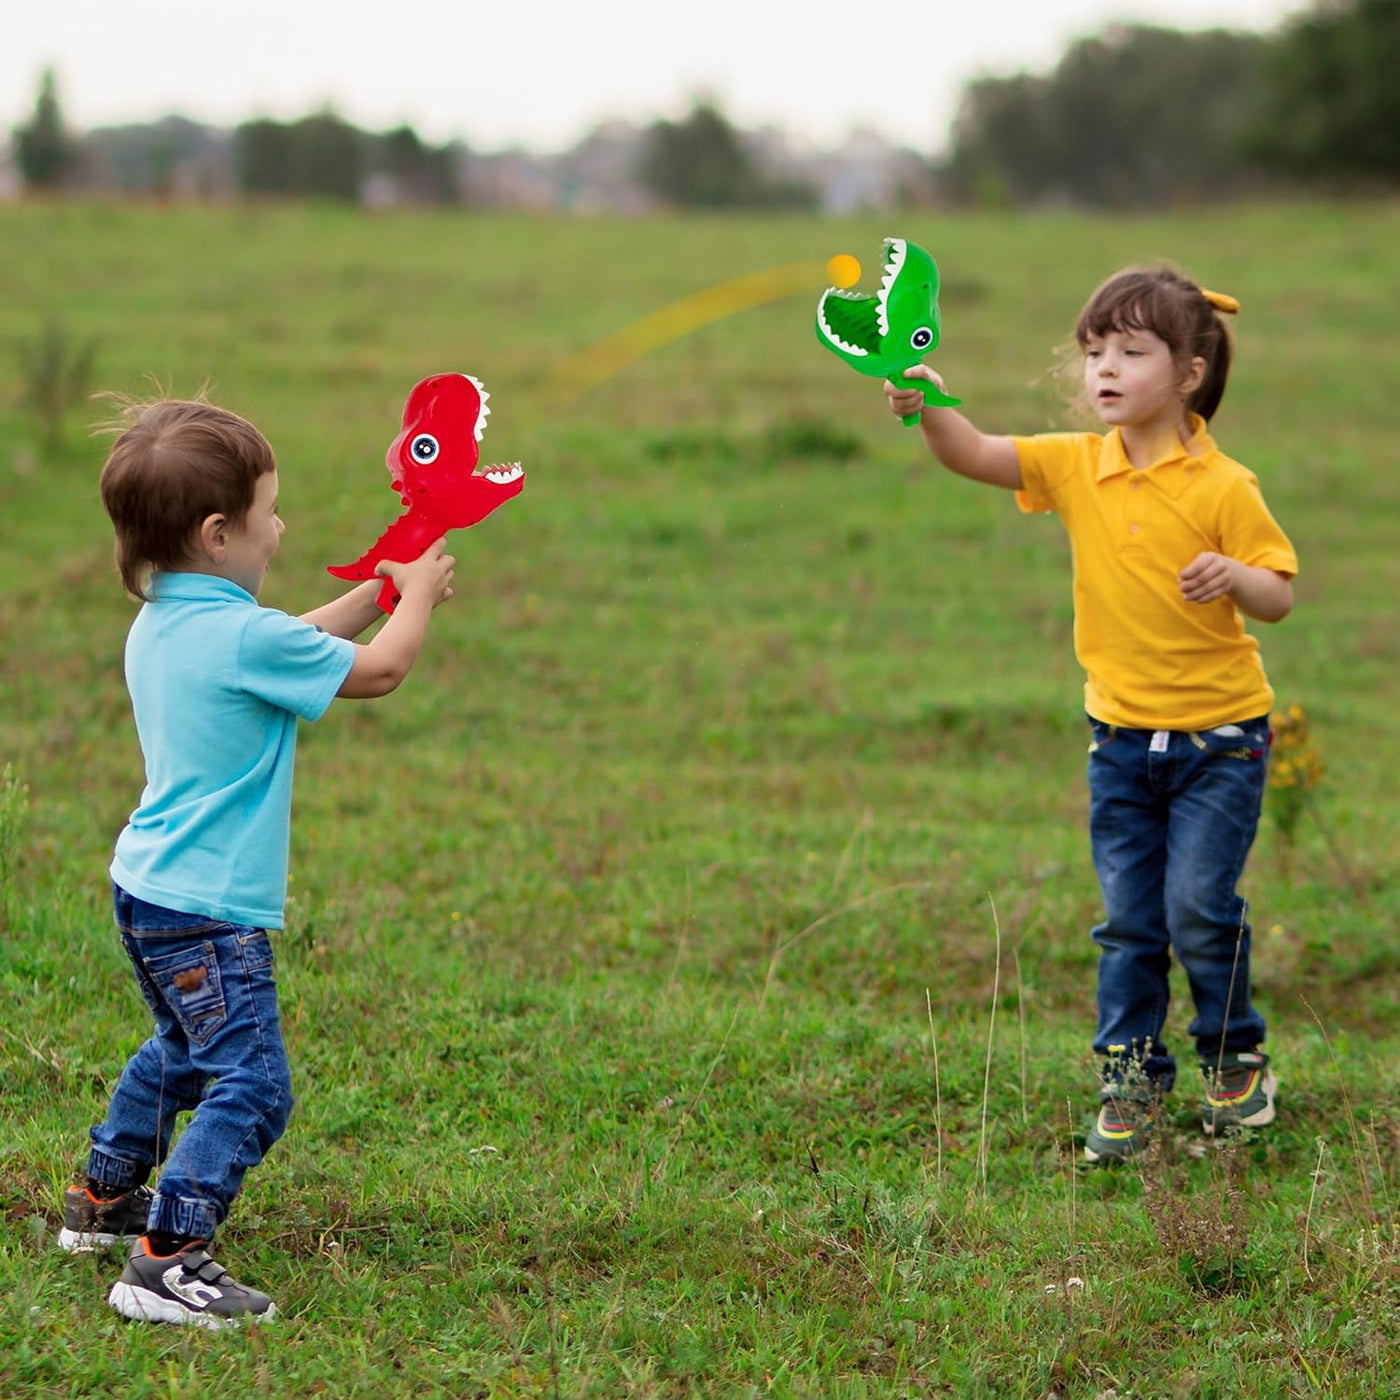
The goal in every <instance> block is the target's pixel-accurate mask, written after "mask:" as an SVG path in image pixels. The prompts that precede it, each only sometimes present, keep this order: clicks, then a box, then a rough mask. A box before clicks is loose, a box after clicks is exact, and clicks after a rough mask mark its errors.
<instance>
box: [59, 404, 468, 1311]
mask: <svg viewBox="0 0 1400 1400" xmlns="http://www.w3.org/2000/svg"><path fill="white" fill-rule="evenodd" d="M126 418H127V422H128V426H127V428H126V431H125V432H123V433H122V435H121V436H120V437H119V438H118V439H117V441H116V443H115V445H114V446H113V449H112V452H111V454H110V456H109V457H108V459H107V463H106V465H105V466H104V467H103V470H102V481H101V490H102V502H103V505H104V506H105V507H106V509H107V513H108V515H109V516H110V517H111V519H112V524H113V526H114V528H115V531H116V554H117V566H118V570H119V572H120V574H121V578H122V582H123V584H124V585H125V587H126V589H127V591H128V592H129V593H131V594H132V595H133V596H134V597H136V598H139V599H141V600H142V602H143V604H144V606H143V607H142V608H141V611H140V612H139V613H138V614H137V617H136V621H135V622H134V623H133V625H132V628H131V631H130V634H129V635H128V638H127V645H126V681H127V687H128V689H129V690H130V692H131V705H132V712H133V714H134V716H135V720H136V732H137V736H138V738H139V739H140V743H141V752H142V754H143V756H144V758H145V765H146V786H145V790H144V792H143V793H142V794H141V801H140V803H139V805H138V806H137V808H136V810H135V811H134V812H133V813H132V814H131V818H130V820H129V821H128V823H127V825H126V827H125V829H124V830H123V831H122V833H121V835H120V836H119V837H118V838H117V844H116V850H115V852H114V855H113V859H112V864H111V869H110V874H111V878H112V884H113V898H114V905H115V911H116V920H117V926H118V928H119V930H120V932H121V938H122V944H123V947H124V948H125V950H126V953H127V956H128V957H129V958H130V960H131V964H132V968H133V970H134V972H135V974H136V980H137V983H138V985H139V987H140V989H141V994H142V996H143V997H144V998H145V1000H146V1003H147V1005H148V1007H149V1008H150V1011H151V1014H152V1016H153V1017H154V1020H155V1029H154V1033H153V1034H152V1036H151V1037H150V1039H148V1040H147V1041H146V1042H145V1044H144V1045H142V1046H141V1048H140V1049H139V1050H137V1051H136V1053H135V1054H134V1055H133V1056H132V1057H131V1059H130V1061H129V1062H128V1063H127V1066H126V1069H125V1070H124V1071H123V1072H122V1075H121V1078H120V1080H119V1081H118V1083H117V1087H116V1089H115V1091H114V1092H113V1095H112V1100H111V1103H110V1105H109V1107H108V1110H107V1116H106V1119H105V1121H104V1122H102V1123H100V1124H98V1125H97V1126H96V1127H94V1128H93V1130H92V1150H91V1153H90V1155H89V1157H88V1164H87V1176H86V1180H85V1181H83V1182H78V1183H75V1184H74V1185H73V1186H71V1187H70V1188H69V1189H68V1192H67V1194H66V1196H65V1200H64V1228H63V1230H62V1232H61V1233H60V1235H59V1243H60V1244H61V1245H62V1246H63V1247H64V1248H65V1249H70V1250H84V1249H92V1248H94V1247H98V1246H110V1245H113V1244H115V1243H118V1242H119V1241H123V1240H128V1239H129V1240H131V1243H132V1248H131V1254H130V1257H129V1258H128V1260H127V1262H126V1267H125V1269H124V1270H123V1272H122V1275H121V1277H120V1279H118V1281H117V1282H116V1284H115V1285H114V1286H113V1288H112V1291H111V1293H110V1295H109V1298H108V1301H109V1302H110V1303H111V1305H112V1306H113V1307H114V1308H116V1309H117V1311H118V1312H120V1313H122V1314H123V1315H124V1316H126V1317H131V1318H139V1319H144V1320H149V1321H160V1322H175V1323H193V1324H196V1325H199V1326H203V1327H210V1328H218V1327H223V1326H227V1325H233V1324H237V1323H241V1322H248V1321H260V1320H263V1319H266V1318H270V1317H272V1316H273V1315H274V1313H275V1311H276V1309H275V1308H274V1306H273V1304H272V1302H271V1300H270V1299H269V1298H268V1297H267V1295H266V1294H263V1293H260V1292H258V1291H257V1290H255V1289H252V1288H247V1287H245V1286H244V1285H242V1284H240V1283H238V1282H237V1281H236V1280H234V1279H233V1278H232V1277H231V1276H230V1275H229V1274H228V1272H227V1271H226V1270H225V1269H223V1268H222V1267H221V1266H220V1265H219V1264H218V1263H217V1262H215V1260H214V1259H213V1258H212V1257H211V1256H210V1253H209V1247H210V1244H211V1242H212V1239H213V1235H214V1231H215V1230H216V1229H217V1228H218V1226H219V1225H220V1224H221V1223H222V1221H223V1219H224V1217H225V1216H226V1215H227V1214H228V1209H229V1205H230V1203H231V1202H232V1200H233V1198H234V1196H235V1195H236V1194H237V1192H238V1189H239V1187H240V1186H241V1184H242V1181H243V1176H244V1173H245V1172H246V1171H247V1169H248V1168H249V1167H251V1166H255V1165H256V1164H257V1163H258V1162H260V1161H261V1160H262V1158H263V1156H264V1155H265V1154H266V1152H267V1150H268V1148H269V1147H271V1146H272V1144H273V1143H274V1142H275V1141H276V1140H277V1139H278V1138H279V1137H280V1136H281V1134H282V1131H283V1129H284V1128H285V1127H286V1124H287V1117H288V1114H289V1113H290V1111H291V1107H292V1093H291V1078H290V1073H289V1070H288V1067H287V1053H286V1048H285V1046H284V1044H283V1041H282V1032H281V1026H280V1022H279V1017H278V1009H277V989H276V984H275V982H274V979H273V954H272V947H271V944H270V943H269V941H268V934H267V931H268V930H269V929H280V928H281V927H282V919H283V907H284V904H285V901H286V889H287V848H288V841H289V836H290V821H291V800H292V768H293V762H294V759H295V754H296V736H297V721H298V719H304V720H315V719H318V718H320V716H321V715H322V714H324V713H325V711H326V708H327V706H329V704H330V703H331V701H332V700H333V699H335V698H336V696H343V697H346V698H349V699H370V698H373V697H376V696H380V695H387V694H388V693H389V691H391V690H393V689H394V688H395V687H396V686H397V685H398V684H399V683H400V681H402V680H403V678H404V677H405V676H406V675H407V674H408V671H409V669H410V668H411V667H412V665H413V663H414V661H415V660H416V658H417V656H418V653H419V650H420V649H421V647H422V644H423V639H424V636H425V634H426V632H427V627H428V621H429V618H430V617H431V615H432V612H433V609H434V608H435V607H436V606H437V605H438V604H439V603H440V602H442V601H443V600H444V599H446V598H450V597H451V596H452V587H451V583H452V566H453V560H452V558H451V556H449V555H447V554H446V553H444V542H443V541H442V540H439V541H437V543H436V544H434V545H433V546H432V548H430V549H429V550H428V551H427V552H426V553H425V554H424V555H423V556H422V558H420V559H418V560H416V561H415V562H414V563H412V564H392V563H386V564H382V565H380V567H379V571H378V572H379V573H380V574H381V575H382V576H386V577H389V578H392V579H393V581H394V586H395V587H396V588H397V589H398V591H399V593H400V594H401V601H400V602H399V604H398V606H397V608H396V609H395V611H394V613H393V615H392V616H391V617H390V618H389V620H388V621H387V622H386V623H385V625H384V627H383V628H382V629H381V630H380V631H379V632H378V634H377V635H376V636H375V637H374V639H373V640H372V641H371V642H370V643H369V644H368V645H364V646H360V645H356V643H355V642H354V640H353V639H354V638H355V637H357V636H359V634H360V633H361V632H363V631H365V630H366V629H367V628H368V627H369V626H370V625H371V624H372V623H373V622H374V621H375V620H376V619H377V618H378V617H379V616H380V613H379V611H378V608H377V606H376V603H375V598H376V595H377V592H378V589H379V587H380V584H379V583H378V582H375V581H371V582H368V583H363V584H361V585H359V586H358V587H357V588H355V589H352V590H351V591H350V592H348V593H346V594H345V595H343V596H342V597H340V598H338V599H336V600H335V601H334V602H332V603H328V604H327V605H326V606H324V607H322V608H319V609H317V610H316V611H315V612H311V613H308V614H306V615H305V616H304V617H300V618H297V617H289V616H288V615H287V614H286V613H282V612H277V611H275V610H274V609H271V608H264V607H262V606H261V605H260V604H259V603H258V593H259V591H260V589H261V587H262V583H263V580H264V579H265V578H266V577H267V570H268V565H269V563H270V562H271V559H272V556H273V554H275V553H276V551H277V546H278V544H279V542H280V541H281V537H282V531H283V529H284V526H283V524H282V521H281V520H280V519H279V518H278V515H277V487H278V478H277V465H276V461H275V459H274V457H273V454H272V449H271V447H270V446H269V445H268V443H267V440H266V439H265V438H264V437H263V435H262V434H261V433H260V432H259V431H258V430H257V429H256V428H255V427H254V426H253V425H252V424H251V423H249V422H247V421H246V420H245V419H243V418H240V417H238V415H236V414H233V413H230V412H228V411H227V410H225V409H221V408H216V407H214V406H213V405H211V404H208V403H204V402H202V401H193V402H187V401H178V400H166V401H162V402H158V403H151V404H135V403H130V404H127V405H126ZM182 1110H189V1111H192V1112H193V1115H194V1116H193V1118H192V1119H191V1120H190V1122H189V1124H188V1126H187V1127H186V1129H185V1131H184V1133H183V1134H182V1135H181V1137H180V1140H179V1142H178V1143H177V1144H176V1145H175V1147H174V1149H173V1151H172V1150H171V1148H170V1141H171V1137H172V1134H173V1130H174V1126H175V1119H176V1115H177V1114H178V1113H179V1112H181V1111H182ZM162 1164H163V1165H162ZM157 1165H162V1170H161V1175H160V1181H159V1184H158V1187H157V1189H156V1191H155V1192H154V1193H152V1192H151V1191H150V1190H149V1189H148V1188H147V1187H146V1185H145V1182H146V1180H147V1178H148V1177H149V1175H150V1173H151V1171H152V1169H153V1168H155V1167H156V1166H157Z"/></svg>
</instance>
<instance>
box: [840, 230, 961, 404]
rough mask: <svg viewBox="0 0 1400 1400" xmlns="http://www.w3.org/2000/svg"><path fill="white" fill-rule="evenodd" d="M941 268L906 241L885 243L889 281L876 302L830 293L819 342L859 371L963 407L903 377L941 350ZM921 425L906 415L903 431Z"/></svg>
mask: <svg viewBox="0 0 1400 1400" xmlns="http://www.w3.org/2000/svg"><path fill="white" fill-rule="evenodd" d="M938 332H939V320H938V265H937V264H936V263H935V262H934V260H933V259H932V258H931V257H929V255H928V254H927V253H926V252H925V251H924V250H923V249H922V248H920V247H919V245H918V244H917V243H910V242H909V240H908V239H907V238H887V239H885V261H884V275H883V276H882V277H881V278H880V290H879V291H878V292H876V293H875V295H874V296H867V295H866V294H864V293H863V292H853V291H847V290H845V289H844V288H841V287H828V288H827V289H826V291H824V292H823V293H822V297H821V300H820V301H819V302H818V303H817V339H818V340H819V341H821V343H822V344H823V345H824V346H826V348H827V349H828V350H830V351H831V353H832V354H833V355H839V356H840V357H841V358H842V359H843V360H845V362H846V363H847V364H848V365H850V367H851V368H852V369H854V370H858V371H859V372H860V373H861V374H868V375H870V376H871V377H872V378H876V379H888V380H889V381H890V382H891V383H892V384H894V385H896V386H897V387H898V388H901V389H922V390H923V391H924V402H925V403H926V404H933V405H934V406H935V407H938V408H952V407H954V406H955V405H957V404H960V403H961V402H962V400H961V399H955V398H952V397H951V396H950V395H948V394H945V393H943V392H942V391H941V390H940V389H939V388H938V386H937V385H936V384H932V383H930V382H929V381H928V380H925V379H915V380H909V379H905V377H904V371H905V370H908V369H912V368H913V367H914V366H915V365H917V364H920V363H921V362H922V361H923V358H924V356H925V355H927V354H928V352H929V351H930V350H933V349H935V348H936V347H937V345H938ZM918 421H919V415H918V414H917V413H910V414H907V415H906V416H905V418H904V426H905V427H906V428H911V427H913V426H914V424H915V423H917V422H918Z"/></svg>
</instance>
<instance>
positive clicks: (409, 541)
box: [326, 374, 525, 613]
mask: <svg viewBox="0 0 1400 1400" xmlns="http://www.w3.org/2000/svg"><path fill="white" fill-rule="evenodd" d="M490 397H491V396H490V394H488V393H487V392H486V389H485V387H484V386H483V385H482V383H481V381H480V380H479V379H473V378H472V376H471V375H469V374H435V375H433V376H431V378H428V379H424V380H422V381H421V382H420V383H418V384H415V385H414V386H413V392H412V393H411V394H409V396H408V402H407V403H406V404H405V405H404V410H403V427H402V429H401V430H400V432H399V435H398V437H396V438H395V439H394V440H393V442H392V443H390V444H389V451H388V452H387V453H386V454H385V457H384V465H385V466H387V467H388V468H389V476H390V478H391V484H392V486H393V488H394V490H395V491H397V492H398V493H399V496H400V498H401V499H402V501H403V503H404V505H406V506H407V507H408V509H407V510H406V511H405V512H404V513H403V514H402V515H401V516H399V518H398V519H397V520H396V521H394V523H393V524H392V525H390V526H389V528H388V529H387V530H385V531H384V533H383V534H382V535H380V537H379V538H378V539H377V540H376V541H375V542H374V544H373V545H372V546H371V547H370V549H369V551H368V552H367V553H365V554H363V555H362V556H361V557H360V558H359V559H357V560H356V561H355V562H354V563H353V564H332V565H330V566H329V567H328V568H327V570H326V572H327V573H330V574H334V575H335V577H336V578H344V579H368V578H373V577H374V568H375V565H376V564H379V563H381V562H382V561H383V560H385V559H389V560H392V561H393V562H394V563H398V564H408V563H411V562H412V561H413V560H415V559H417V558H418V557H419V555H421V554H422V553H423V551H424V550H425V549H427V547H428V546H429V545H430V544H432V542H433V541H434V540H436V539H439V538H441V536H443V535H445V534H446V533H447V532H448V531H449V530H461V529H465V528H466V527H467V526H468V525H475V524H476V523H477V522H478V521H479V520H485V519H486V517H487V516H488V515H490V514H491V512H492V511H493V510H495V509H496V507H497V506H500V505H504V504H505V503H506V502H507V501H508V500H510V498H511V497H512V496H518V495H519V494H520V490H521V488H522V487H523V486H524V485H525V473H524V472H523V471H522V470H521V469H520V463H519V462H512V463H509V464H508V465H505V466H492V467H487V468H486V470H485V471H484V472H480V473H478V472H477V470H476V464H477V443H479V442H480V441H481V435H482V433H484V432H485V431H486V419H487V417H488V416H489V414H490V412H491V410H490V409H489V408H487V407H486V401H487V399H489V398H490ZM376 601H377V602H378V603H379V606H380V607H381V608H382V609H383V610H384V611H385V612H386V613H391V612H393V610H394V606H395V604H397V602H398V601H399V595H398V591H397V590H396V589H395V587H394V583H393V580H392V579H387V578H386V579H385V580H384V587H383V588H381V589H380V590H379V597H378V599H377V600H376Z"/></svg>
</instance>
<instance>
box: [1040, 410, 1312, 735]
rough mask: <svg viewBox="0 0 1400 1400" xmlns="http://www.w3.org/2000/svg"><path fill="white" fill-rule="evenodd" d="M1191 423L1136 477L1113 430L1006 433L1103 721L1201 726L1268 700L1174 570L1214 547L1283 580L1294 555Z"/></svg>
mask: <svg viewBox="0 0 1400 1400" xmlns="http://www.w3.org/2000/svg"><path fill="white" fill-rule="evenodd" d="M1191 428H1192V437H1191V440H1190V442H1189V443H1187V444H1186V445H1185V446H1183V445H1182V444H1181V443H1180V442H1179V441H1178V442H1176V443H1175V444H1174V445H1169V446H1168V448H1167V450H1166V451H1165V453H1164V454H1163V455H1162V456H1161V457H1160V458H1158V460H1157V461H1155V462H1153V463H1152V465H1151V466H1150V467H1147V468H1146V469H1144V470H1141V471H1139V470H1137V469H1135V468H1134V467H1133V465H1132V463H1131V462H1130V461H1129V460H1128V457H1127V454H1126V453H1125V452H1124V450H1123V443H1122V439H1121V437H1120V436H1119V433H1118V430H1117V429H1116V428H1115V429H1114V430H1113V431H1112V432H1110V433H1108V434H1106V435H1103V436H1100V435H1099V434H1098V433H1043V434H1039V435H1037V436H1035V437H1017V438H1013V439H1012V441H1013V442H1014V443H1015V446H1016V453H1017V456H1018V457H1019V459H1020V463H1021V478H1022V482H1023V484H1024V487H1023V489H1022V490H1020V491H1018V492H1017V493H1016V500H1017V503H1018V504H1019V505H1020V507H1021V509H1022V510H1024V511H1028V512H1035V511H1054V512H1055V513H1056V514H1058V515H1059V517H1060V519H1061V520H1062V521H1063V522H1064V526H1065V530H1066V531H1067V532H1068V534H1069V540H1070V550H1071V554H1072V556H1073V560H1074V650H1075V655H1076V656H1077V657H1078V658H1079V664H1080V665H1081V666H1083V668H1084V671H1085V674H1086V677H1087V680H1086V683H1085V686H1084V707H1085V709H1086V710H1088V712H1089V713H1090V714H1091V715H1093V716H1094V718H1095V719H1099V720H1102V721H1103V722H1104V723H1106V724H1117V725H1122V726H1123V727H1125V728H1129V729H1176V730H1191V729H1213V728H1215V726H1216V725H1220V724H1233V723H1237V722H1238V721H1240V720H1244V719H1251V718H1253V717H1254V716H1256V715H1262V714H1267V713H1268V712H1269V710H1270V709H1271V708H1272V706H1273V701H1274V693H1273V690H1272V689H1271V688H1270V686H1269V681H1268V677H1267V676H1265V674H1264V667H1263V664H1262V662H1261V661H1260V659H1259V643H1258V642H1257V641H1255V639H1254V638H1253V637H1252V636H1250V635H1249V633H1248V632H1246V631H1245V626H1244V619H1243V617H1242V616H1241V614H1240V612H1239V610H1238V609H1237V608H1236V607H1235V605H1234V603H1233V601H1231V599H1229V598H1218V599H1216V601H1215V602H1213V603H1188V602H1186V601H1185V600H1184V599H1183V598H1182V596H1181V586H1180V584H1179V582H1178V580H1177V574H1178V573H1179V572H1180V570H1181V569H1183V568H1185V566H1186V565H1187V564H1189V563H1190V562H1191V561H1192V560H1193V559H1194V558H1195V557H1196V556H1197V555H1198V554H1200V553H1202V552H1203V551H1205V550H1212V551H1214V552H1215V553H1217V554H1224V555H1227V556H1228V557H1230V558H1232V559H1238V560H1239V561H1240V562H1241V563H1243V564H1250V565H1256V566H1260V567H1263V568H1266V569H1274V570H1276V571H1277V572H1278V573H1280V574H1286V575H1288V576H1289V577H1290V578H1291V577H1292V576H1293V575H1294V574H1295V573H1297V571H1298V559H1297V555H1296V554H1295V553H1294V551H1293V546H1292V545H1291V544H1290V543H1289V541H1288V537H1287V536H1286V535H1285V534H1284V533H1283V531H1282V530H1281V529H1280V528H1279V527H1278V524H1277V523H1276V522H1275V520H1274V518H1273V516H1272V515H1270V514H1269V509H1268V507H1267V506H1266V505H1265V504H1264V497H1263V495H1262V494H1261V492H1260V490H1259V482H1258V479H1257V478H1256V477H1255V475H1254V473H1253V472H1251V471H1249V470H1247V469H1246V468H1244V467H1242V466H1241V465H1240V464H1239V463H1238V462H1234V461H1231V460H1230V458H1229V457H1227V456H1225V454H1224V453H1222V452H1221V451H1220V450H1219V449H1218V448H1217V447H1216V445H1215V441H1214V439H1213V438H1212V437H1211V435H1210V434H1209V433H1208V432H1207V431H1206V425H1205V422H1204V420H1203V419H1201V418H1199V417H1197V416H1195V415H1192V422H1191Z"/></svg>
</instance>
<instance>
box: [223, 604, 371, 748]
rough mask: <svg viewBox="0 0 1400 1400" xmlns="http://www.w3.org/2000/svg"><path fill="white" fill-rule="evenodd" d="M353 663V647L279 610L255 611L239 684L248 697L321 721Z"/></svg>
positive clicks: (247, 632) (241, 649)
mask: <svg viewBox="0 0 1400 1400" xmlns="http://www.w3.org/2000/svg"><path fill="white" fill-rule="evenodd" d="M354 660H355V644H354V643H353V642H348V641H346V640H345V639H344V638H343V637H332V636H331V635H330V634H329V633H328V632H323V631H322V630H321V629H320V628H319V627H315V626H313V625H312V624H311V623H309V622H303V621H302V620H301V619H300V618H298V617H289V616H288V615H287V614H286V613H284V612H278V611H277V610H276V609H275V608H255V609H253V610H252V615H251V616H250V617H249V619H248V622H247V625H246V626H245V627H244V629H243V637H242V641H241V642H240V644H239V649H238V682H239V685H240V686H241V687H242V689H244V690H245V691H247V692H248V693H249V694H250V695H256V696H257V697H258V698H259V699H261V700H266V701H267V703H268V704H269V705H276V706H278V707H279V708H281V709H284V710H290V711H291V712H292V713H293V714H294V715H298V716H300V718H302V719H305V720H315V719H320V717H321V716H322V715H323V714H325V712H326V707H327V706H328V705H329V704H330V703H331V701H332V700H334V699H335V695H336V692H337V691H338V690H339V689H340V687H341V684H342V683H343V682H344V680H345V677H346V676H348V675H349V674H350V667H351V665H352V664H353V663H354Z"/></svg>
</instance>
